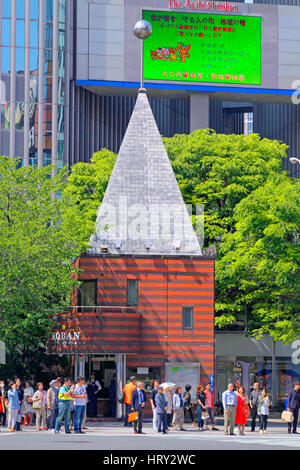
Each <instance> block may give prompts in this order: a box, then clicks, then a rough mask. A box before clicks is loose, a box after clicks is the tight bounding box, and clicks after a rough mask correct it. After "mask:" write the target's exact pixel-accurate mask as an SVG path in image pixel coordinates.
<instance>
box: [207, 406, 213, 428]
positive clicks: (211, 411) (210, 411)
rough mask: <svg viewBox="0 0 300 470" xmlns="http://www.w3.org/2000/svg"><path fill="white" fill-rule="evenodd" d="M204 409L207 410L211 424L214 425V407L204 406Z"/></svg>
mask: <svg viewBox="0 0 300 470" xmlns="http://www.w3.org/2000/svg"><path fill="white" fill-rule="evenodd" d="M206 410H207V413H208V416H209V419H210V422H211V425H212V426H214V425H215V418H214V409H213V408H212V407H208V408H206Z"/></svg>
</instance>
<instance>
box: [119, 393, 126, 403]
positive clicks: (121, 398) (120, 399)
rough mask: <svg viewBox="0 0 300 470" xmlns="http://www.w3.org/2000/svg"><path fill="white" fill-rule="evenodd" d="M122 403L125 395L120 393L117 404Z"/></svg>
mask: <svg viewBox="0 0 300 470" xmlns="http://www.w3.org/2000/svg"><path fill="white" fill-rule="evenodd" d="M124 401H125V393H124V392H122V395H121V397H120V398H119V400H118V402H119V403H121V404H122V403H124Z"/></svg>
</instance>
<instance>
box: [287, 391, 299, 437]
mask: <svg viewBox="0 0 300 470" xmlns="http://www.w3.org/2000/svg"><path fill="white" fill-rule="evenodd" d="M299 406H300V384H299V382H295V383H294V388H293V390H291V391H290V393H289V397H288V409H287V410H288V411H291V412H292V413H293V415H294V421H293V431H292V433H293V434H298V432H297V422H298V413H299ZM291 428H292V423H288V433H289V434H291Z"/></svg>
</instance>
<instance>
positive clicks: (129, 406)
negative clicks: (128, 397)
mask: <svg viewBox="0 0 300 470" xmlns="http://www.w3.org/2000/svg"><path fill="white" fill-rule="evenodd" d="M130 410H131V405H128V403H125V419H124V426H130V425H131V423H130V424H129V423H128V413H130Z"/></svg>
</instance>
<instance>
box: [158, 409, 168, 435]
mask: <svg viewBox="0 0 300 470" xmlns="http://www.w3.org/2000/svg"><path fill="white" fill-rule="evenodd" d="M157 417H158V423H157V424H158V432H163V433H166V431H167V413H157ZM161 425H162V426H163V430H162V431H161Z"/></svg>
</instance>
